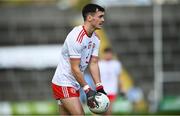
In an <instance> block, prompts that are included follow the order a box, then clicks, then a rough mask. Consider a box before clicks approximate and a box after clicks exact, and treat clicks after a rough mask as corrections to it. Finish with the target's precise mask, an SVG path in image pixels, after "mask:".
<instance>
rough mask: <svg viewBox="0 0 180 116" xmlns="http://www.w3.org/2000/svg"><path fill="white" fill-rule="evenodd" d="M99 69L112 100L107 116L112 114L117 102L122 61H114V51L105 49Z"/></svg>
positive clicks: (105, 88)
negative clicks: (114, 104) (113, 105)
mask: <svg viewBox="0 0 180 116" xmlns="http://www.w3.org/2000/svg"><path fill="white" fill-rule="evenodd" d="M99 69H100V75H101V80H102V84H103V85H104V90H105V91H106V92H107V96H108V97H109V100H110V107H109V109H108V111H107V112H106V114H108V115H110V114H112V104H113V103H114V101H115V100H116V97H117V95H118V89H119V85H118V84H119V76H120V74H121V70H122V67H121V63H120V61H118V60H116V59H113V51H112V49H111V48H109V47H108V48H105V49H104V57H103V59H102V60H100V61H99Z"/></svg>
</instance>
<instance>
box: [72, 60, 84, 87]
mask: <svg viewBox="0 0 180 116" xmlns="http://www.w3.org/2000/svg"><path fill="white" fill-rule="evenodd" d="M70 64H71V70H72V73H73V75H74V77H75V78H76V80H77V82H78V83H79V84H80V85H81V86H82V87H84V86H85V85H87V83H86V81H85V80H84V77H83V74H82V72H81V70H80V68H79V64H80V59H79V58H70Z"/></svg>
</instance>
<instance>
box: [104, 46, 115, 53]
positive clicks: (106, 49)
mask: <svg viewBox="0 0 180 116" xmlns="http://www.w3.org/2000/svg"><path fill="white" fill-rule="evenodd" d="M107 52H111V53H113V50H112V48H111V47H107V48H105V49H104V53H107Z"/></svg>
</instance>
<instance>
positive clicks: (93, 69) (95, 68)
mask: <svg viewBox="0 0 180 116" xmlns="http://www.w3.org/2000/svg"><path fill="white" fill-rule="evenodd" d="M89 72H90V74H91V77H92V79H93V81H94V83H95V85H96V90H97V92H101V93H104V94H106V92H105V91H104V88H103V85H102V83H101V78H100V71H99V65H98V57H95V56H92V57H91V59H90V63H89Z"/></svg>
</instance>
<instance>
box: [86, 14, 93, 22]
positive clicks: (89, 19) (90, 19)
mask: <svg viewBox="0 0 180 116" xmlns="http://www.w3.org/2000/svg"><path fill="white" fill-rule="evenodd" d="M92 19H93V17H92V15H90V14H89V15H88V16H87V21H89V22H90V21H92Z"/></svg>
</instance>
